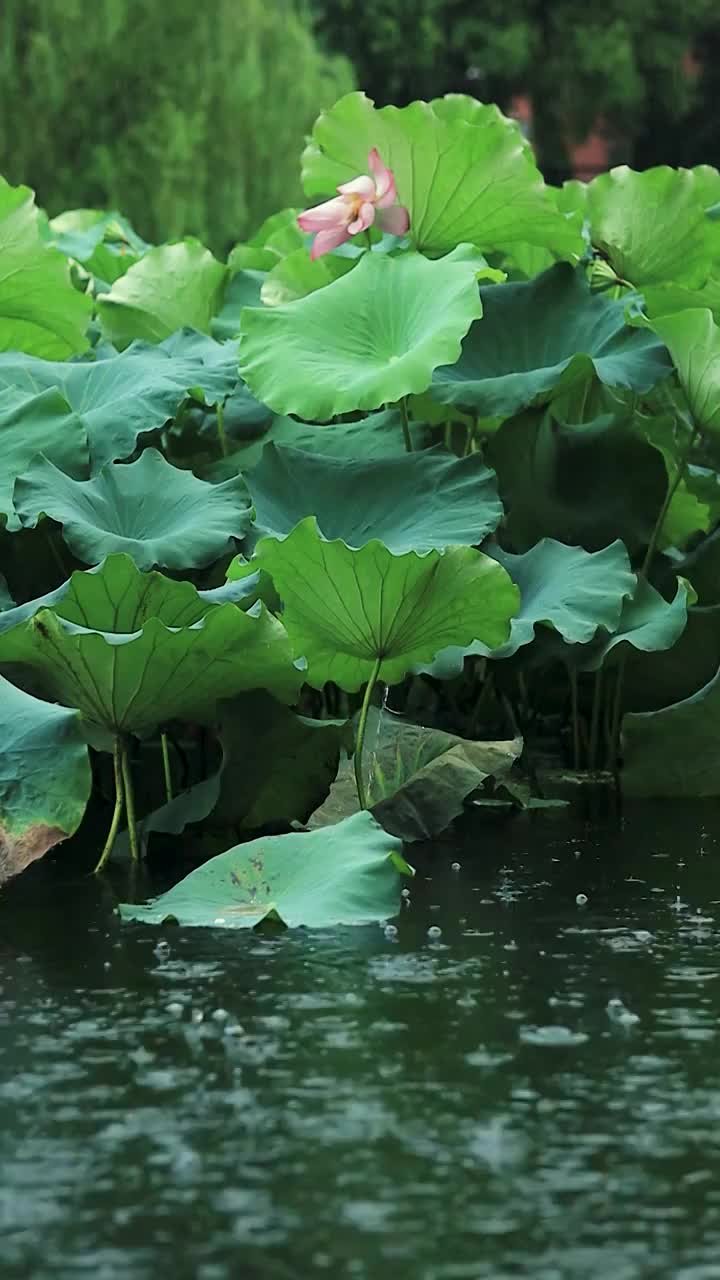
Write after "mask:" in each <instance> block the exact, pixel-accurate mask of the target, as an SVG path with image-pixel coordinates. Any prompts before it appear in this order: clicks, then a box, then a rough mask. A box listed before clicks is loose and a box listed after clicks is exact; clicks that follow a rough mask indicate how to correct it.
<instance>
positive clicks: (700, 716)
mask: <svg viewBox="0 0 720 1280" xmlns="http://www.w3.org/2000/svg"><path fill="white" fill-rule="evenodd" d="M622 744H623V770H622V774H621V778H622V789H623V791H624V792H625V794H626V795H630V796H645V797H674V796H684V797H697V796H716V795H720V671H718V672H716V674H715V675H714V676H713V677H712V679H711V680H710V681H709V682H708V683H707V684H706V685H704V686H703V687H702V688H701V689H699V690H698V692H697V693H694V694H692V696H691V697H689V698H686V699H685V700H684V701H683V702H677V703H675V704H674V705H673V706H670V707H664V708H663V709H662V710H660V711H644V712H633V713H631V714H629V715H626V716H625V717H624V718H623V732H622Z"/></svg>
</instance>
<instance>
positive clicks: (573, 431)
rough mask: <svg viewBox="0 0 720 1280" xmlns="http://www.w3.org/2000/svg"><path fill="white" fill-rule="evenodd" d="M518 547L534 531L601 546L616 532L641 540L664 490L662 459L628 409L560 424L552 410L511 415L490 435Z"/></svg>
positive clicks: (491, 458) (524, 546)
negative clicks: (639, 432) (638, 430)
mask: <svg viewBox="0 0 720 1280" xmlns="http://www.w3.org/2000/svg"><path fill="white" fill-rule="evenodd" d="M487 459H488V462H489V463H490V465H491V466H492V467H494V468H495V471H496V472H497V477H498V488H499V491H500V497H501V499H502V502H503V506H504V507H505V511H506V512H507V516H506V522H507V529H508V533H509V537H510V539H511V541H512V543H513V545H514V546H515V547H516V548H517V549H518V550H519V551H525V550H528V549H529V548H530V547H531V546H533V545H534V544H535V543H536V542H537V541H538V539H539V538H544V537H550V538H557V539H558V540H559V541H561V542H568V543H580V544H582V546H584V547H587V548H588V549H589V550H599V549H600V548H601V547H605V546H607V544H608V543H609V542H613V541H614V540H615V539H616V538H618V537H619V538H621V540H622V541H623V542H624V543H625V545H626V547H628V549H629V550H630V551H631V552H634V551H635V550H637V549H639V548H640V547H643V546H646V545H647V543H648V542H649V540H650V537H651V534H652V530H653V528H654V526H655V521H656V520H657V516H658V512H659V510H660V507H661V506H662V503H663V500H664V498H665V495H666V493H667V473H666V470H665V463H664V461H663V459H662V457H661V456H660V454H659V453H658V451H657V449H654V448H653V447H652V445H650V444H648V442H647V441H646V440H643V439H640V438H638V436H637V435H636V434H635V432H634V428H633V419H632V416H623V415H618V416H616V417H611V416H609V415H605V416H602V417H600V418H597V419H595V420H594V421H593V422H587V423H582V424H570V425H568V424H565V423H559V422H557V421H556V420H555V418H554V417H553V414H552V412H551V411H547V412H545V413H542V412H537V411H535V412H531V413H527V414H521V415H519V416H518V417H516V418H511V419H508V421H507V422H505V423H503V425H502V426H501V427H500V430H499V431H497V432H496V434H495V435H494V436H492V437H491V439H490V440H489V442H488V449H487Z"/></svg>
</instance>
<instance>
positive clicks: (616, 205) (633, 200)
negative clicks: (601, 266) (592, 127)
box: [585, 165, 720, 288]
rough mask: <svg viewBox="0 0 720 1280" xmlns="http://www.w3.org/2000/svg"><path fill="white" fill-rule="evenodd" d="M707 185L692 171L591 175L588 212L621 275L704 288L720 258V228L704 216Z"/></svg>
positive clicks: (596, 240)
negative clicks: (592, 176) (715, 263)
mask: <svg viewBox="0 0 720 1280" xmlns="http://www.w3.org/2000/svg"><path fill="white" fill-rule="evenodd" d="M704 192H705V183H704V182H703V179H702V177H698V175H696V174H694V173H693V172H692V171H691V170H688V169H670V168H668V166H667V165H661V166H659V167H658V168H656V169H647V170H645V172H644V173H636V172H635V171H634V170H633V169H629V168H628V167H627V165H620V166H619V167H618V168H616V169H611V170H610V172H609V173H601V174H600V175H599V176H598V177H597V178H593V180H592V182H591V183H590V184H589V186H588V187H587V198H586V205H585V213H586V216H587V218H588V220H589V223H590V235H591V238H592V242H593V244H594V245H595V246H596V248H598V249H601V250H602V252H603V253H604V254H605V255H606V256H607V258H608V260H609V262H610V265H611V267H612V269H613V271H614V272H615V274H616V275H617V276H619V277H620V278H621V279H622V280H626V281H628V283H630V284H632V285H635V286H636V288H642V286H643V285H650V284H663V283H666V282H673V283H675V284H683V285H686V286H687V287H689V288H700V287H701V286H702V285H703V284H705V282H706V280H707V279H708V277H709V276H710V273H711V270H712V266H713V263H714V262H715V261H716V260H717V259H718V258H720V227H719V226H718V225H717V223H716V222H713V221H711V219H709V218H707V217H706V216H705V195H704Z"/></svg>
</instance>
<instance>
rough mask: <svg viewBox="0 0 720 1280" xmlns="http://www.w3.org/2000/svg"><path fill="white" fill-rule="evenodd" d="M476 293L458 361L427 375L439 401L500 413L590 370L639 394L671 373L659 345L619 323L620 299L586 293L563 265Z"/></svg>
mask: <svg viewBox="0 0 720 1280" xmlns="http://www.w3.org/2000/svg"><path fill="white" fill-rule="evenodd" d="M480 294H481V297H482V301H483V312H484V314H483V319H482V321H480V322H479V323H476V324H474V325H473V326H472V328H471V329H470V331H469V333H468V334H467V336H466V337H465V339H464V341H463V344H462V353H461V355H460V359H459V360H458V361H457V362H456V363H455V364H453V365H444V366H442V367H440V368H437V369H436V370H435V373H434V374H433V381H432V386H431V388H430V394H431V395H432V397H433V399H435V400H438V401H440V403H443V404H457V405H461V406H462V407H464V408H467V409H472V410H474V411H475V412H476V413H477V414H479V415H481V416H483V417H491V416H494V415H500V416H503V417H507V416H509V415H510V414H513V413H517V412H518V410H520V409H524V408H525V407H526V406H528V405H531V404H536V403H541V402H543V401H547V400H549V399H550V398H551V397H552V396H553V394H555V393H556V392H557V391H559V390H562V389H565V388H567V387H568V386H569V385H571V384H572V383H574V382H576V381H578V380H581V381H585V380H586V379H587V378H588V377H589V376H591V375H592V374H593V373H594V374H595V376H596V377H597V378H599V379H600V381H601V382H603V383H605V384H606V385H608V386H611V387H625V388H630V389H632V390H633V391H638V392H645V391H648V390H650V388H651V387H654V386H655V385H656V383H658V382H659V381H660V380H661V379H663V378H666V377H668V376H669V374H670V372H671V364H670V361H669V359H668V355H667V352H666V351H665V350H664V348H663V346H662V343H661V342H658V340H657V339H656V338H655V337H651V336H650V335H649V334H648V332H647V331H644V330H639V329H633V328H630V327H629V326H628V325H627V324H626V323H625V308H624V303H623V302H622V301H610V300H609V299H607V298H605V297H603V296H602V295H600V294H593V293H591V292H590V287H589V285H588V282H587V279H586V277H585V274H584V272H583V271H582V270H573V268H572V267H570V266H569V265H568V264H567V263H557V264H556V265H555V266H554V267H551V268H550V270H549V271H545V272H543V274H542V275H540V276H538V277H537V278H536V279H534V280H531V281H529V282H527V283H525V282H523V283H518V284H504V285H487V286H485V287H484V288H481V289H480ZM641 334H642V337H640V335H641ZM639 339H640V340H639Z"/></svg>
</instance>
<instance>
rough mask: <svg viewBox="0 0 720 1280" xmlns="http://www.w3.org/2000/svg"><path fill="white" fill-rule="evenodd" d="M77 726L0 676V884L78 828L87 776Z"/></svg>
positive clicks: (72, 714) (73, 718)
mask: <svg viewBox="0 0 720 1280" xmlns="http://www.w3.org/2000/svg"><path fill="white" fill-rule="evenodd" d="M78 721H79V717H78V714H77V712H76V711H69V710H67V708H66V707H57V706H54V705H53V704H52V703H48V702H41V701H40V699H39V698H33V697H31V696H30V694H29V693H24V692H23V691H22V689H17V688H15V686H14V685H12V684H10V683H9V681H7V680H5V679H3V677H2V676H0V737H1V738H2V751H0V884H2V882H3V880H7V879H8V878H9V877H10V876H14V875H17V874H18V872H20V871H23V870H24V869H25V867H27V866H29V865H30V863H31V862H34V861H35V859H36V858H41V857H42V856H43V854H44V853H47V851H48V849H52V847H53V845H56V844H58V842H59V841H60V840H65V839H67V837H68V836H71V835H72V834H73V832H74V831H76V830H77V828H78V827H79V825H80V822H81V820H82V816H83V814H84V812H85V806H86V804H87V802H88V799H89V798H90V788H91V785H92V776H91V773H90V761H89V759H88V750H87V744H86V742H85V740H84V739H83V736H82V733H81V731H80V726H79V723H78Z"/></svg>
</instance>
